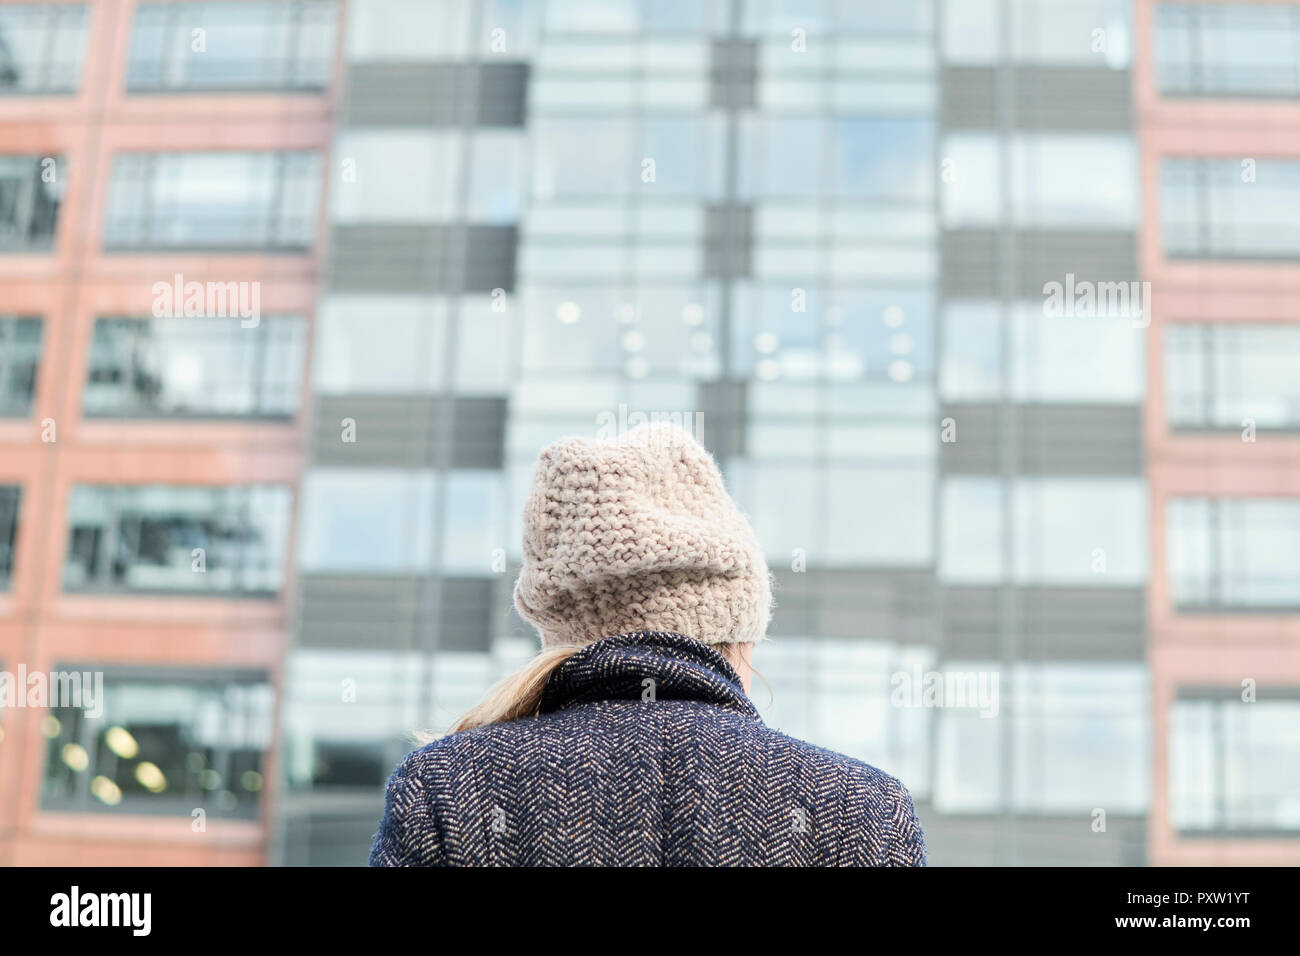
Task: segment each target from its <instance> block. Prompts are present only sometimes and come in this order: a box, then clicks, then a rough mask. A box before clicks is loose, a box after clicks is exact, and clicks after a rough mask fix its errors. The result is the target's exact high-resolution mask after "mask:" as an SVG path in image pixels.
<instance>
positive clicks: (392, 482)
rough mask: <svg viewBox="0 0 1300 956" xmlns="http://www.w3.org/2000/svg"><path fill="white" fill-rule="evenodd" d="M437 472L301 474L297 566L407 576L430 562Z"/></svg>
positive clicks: (353, 470)
mask: <svg viewBox="0 0 1300 956" xmlns="http://www.w3.org/2000/svg"><path fill="white" fill-rule="evenodd" d="M434 489H435V476H434V475H433V474H432V473H431V472H427V471H416V470H413V469H387V470H383V469H377V468H316V469H313V470H312V471H310V472H308V474H307V475H306V477H305V478H304V479H303V488H302V499H303V504H302V527H301V530H300V532H299V558H298V564H299V567H301V568H302V570H303V571H306V572H308V573H316V574H341V573H354V574H409V573H413V572H420V571H428V570H430V569H431V568H432V566H433V539H432V532H433V527H434V523H433V514H434V493H435V491H434Z"/></svg>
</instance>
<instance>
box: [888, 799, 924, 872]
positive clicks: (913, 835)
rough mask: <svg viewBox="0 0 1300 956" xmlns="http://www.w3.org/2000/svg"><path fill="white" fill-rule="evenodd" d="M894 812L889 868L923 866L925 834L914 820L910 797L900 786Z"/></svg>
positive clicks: (913, 808) (914, 814)
mask: <svg viewBox="0 0 1300 956" xmlns="http://www.w3.org/2000/svg"><path fill="white" fill-rule="evenodd" d="M898 791H899V792H898V802H897V803H896V804H895V811H894V840H893V843H892V845H891V846H890V852H889V862H888V864H887V865H889V866H925V834H924V833H923V832H922V831H921V821H920V820H918V819H917V818H916V808H915V807H914V806H912V795H911V794H910V793H908V792H907V790H906V789H905V788H904V787H902V786H901V785H900V786H899V788H898Z"/></svg>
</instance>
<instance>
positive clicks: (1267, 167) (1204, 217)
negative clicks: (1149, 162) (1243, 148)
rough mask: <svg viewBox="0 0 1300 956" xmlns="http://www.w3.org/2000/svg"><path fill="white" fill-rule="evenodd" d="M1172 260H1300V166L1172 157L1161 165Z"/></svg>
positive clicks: (1291, 162)
mask: <svg viewBox="0 0 1300 956" xmlns="http://www.w3.org/2000/svg"><path fill="white" fill-rule="evenodd" d="M1160 214H1161V235H1162V236H1163V239H1164V249H1165V255H1167V256H1168V257H1169V258H1171V259H1263V260H1287V259H1295V258H1297V257H1300V225H1297V223H1300V159H1279V158H1271V157H1270V158H1262V159H1258V160H1256V159H1253V158H1247V159H1224V158H1218V157H1215V158H1206V157H1188V156H1171V157H1166V158H1164V159H1163V160H1162V161H1161V163H1160Z"/></svg>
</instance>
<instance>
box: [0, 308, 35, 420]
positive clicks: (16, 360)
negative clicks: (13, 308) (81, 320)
mask: <svg viewBox="0 0 1300 956" xmlns="http://www.w3.org/2000/svg"><path fill="white" fill-rule="evenodd" d="M40 360H41V320H40V319H34V318H21V317H14V316H0V418H26V417H27V415H28V413H29V412H30V411H31V408H32V395H33V393H34V392H35V391H36V367H37V366H38V365H39V364H40Z"/></svg>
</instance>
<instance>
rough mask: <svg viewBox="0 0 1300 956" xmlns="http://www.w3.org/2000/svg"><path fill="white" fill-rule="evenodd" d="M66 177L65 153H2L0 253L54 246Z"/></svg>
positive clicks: (0, 175) (0, 166)
mask: <svg viewBox="0 0 1300 956" xmlns="http://www.w3.org/2000/svg"><path fill="white" fill-rule="evenodd" d="M0 9H3V8H0ZM66 177H67V168H66V164H65V163H64V162H63V158H62V157H61V156H0V252H43V251H46V250H48V249H51V248H53V246H54V230H55V225H56V223H57V221H58V216H59V207H60V206H61V205H62V203H63V195H64V187H65V185H66Z"/></svg>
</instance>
